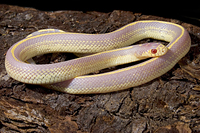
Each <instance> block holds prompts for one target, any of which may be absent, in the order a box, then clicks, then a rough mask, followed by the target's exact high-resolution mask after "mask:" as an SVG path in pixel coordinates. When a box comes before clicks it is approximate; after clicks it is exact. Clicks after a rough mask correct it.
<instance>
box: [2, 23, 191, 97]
mask: <svg viewBox="0 0 200 133" xmlns="http://www.w3.org/2000/svg"><path fill="white" fill-rule="evenodd" d="M145 38H153V39H157V40H163V41H166V42H169V44H168V45H167V46H166V47H165V46H163V45H162V44H160V43H147V44H140V45H132V46H128V45H131V44H133V43H135V42H137V41H139V40H141V39H145ZM190 45H191V39H190V36H189V34H188V32H187V31H186V30H185V29H184V28H183V27H182V26H180V25H177V24H174V23H170V22H163V21H154V20H150V21H137V22H133V23H130V24H128V25H126V26H124V27H122V28H120V29H118V30H116V31H113V32H110V33H105V34H83V33H70V32H64V31H61V30H57V29H46V30H39V31H37V32H34V33H32V34H31V35H29V36H27V37H26V38H25V39H23V40H21V41H19V42H17V43H15V44H14V45H13V46H12V47H11V48H10V49H9V50H8V52H7V54H6V59H5V67H6V70H7V73H8V74H9V75H10V76H11V77H12V78H14V79H16V80H18V81H21V82H24V83H28V84H40V85H42V86H45V87H47V88H50V89H55V90H58V91H62V92H67V93H73V94H90V93H106V92H113V91H118V90H124V89H127V88H130V87H134V86H138V85H141V84H144V83H147V82H149V81H151V80H153V79H155V78H157V77H159V76H161V75H163V74H165V73H166V72H167V71H169V70H170V69H171V68H173V67H174V65H175V64H176V63H177V62H178V61H179V60H180V59H181V58H182V57H183V56H185V55H186V53H187V52H188V51H189V49H190ZM126 46H128V47H126ZM122 47H123V48H122ZM54 52H72V53H96V54H94V55H89V56H86V57H82V58H78V59H74V60H69V61H65V62H60V63H55V64H42V65H35V64H29V63H26V62H25V61H26V60H28V59H30V58H32V57H34V56H36V55H40V54H45V53H54ZM148 57H152V58H151V59H149V60H147V61H144V62H142V63H139V64H137V65H134V66H130V67H127V68H123V69H119V70H115V71H112V72H107V73H102V74H97V75H85V74H88V73H91V72H95V71H97V70H100V69H104V68H107V67H110V66H115V65H120V64H124V63H129V62H132V61H136V60H141V59H144V58H148Z"/></svg>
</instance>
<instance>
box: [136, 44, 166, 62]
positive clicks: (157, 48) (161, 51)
mask: <svg viewBox="0 0 200 133" xmlns="http://www.w3.org/2000/svg"><path fill="white" fill-rule="evenodd" d="M140 46H141V50H138V51H137V54H136V56H137V57H138V58H149V57H159V56H163V55H165V54H166V53H167V51H168V48H167V47H166V46H165V45H163V44H161V43H145V44H141V45H140Z"/></svg>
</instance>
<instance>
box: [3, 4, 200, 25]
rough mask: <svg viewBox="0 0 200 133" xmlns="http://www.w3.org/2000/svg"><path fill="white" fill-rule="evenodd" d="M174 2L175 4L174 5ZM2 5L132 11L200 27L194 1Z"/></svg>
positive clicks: (198, 8)
mask: <svg viewBox="0 0 200 133" xmlns="http://www.w3.org/2000/svg"><path fill="white" fill-rule="evenodd" d="M173 2H174V3H173ZM0 4H7V5H18V6H22V7H33V8H36V9H38V10H42V11H57V10H76V11H83V12H87V11H99V12H112V11H113V10H125V11H132V12H134V13H136V12H138V13H143V14H146V15H157V16H160V17H166V18H174V19H179V20H182V21H185V22H187V23H192V24H194V25H197V26H200V6H199V2H198V1H196V3H194V2H192V1H189V0H187V1H166V0H160V1H155V2H153V1H152V0H151V1H141V0H137V1H136V0H129V1H127V0H126V1H125V0H124V1H123V0H115V1H102V0H93V1H84V0H82V1H77V0H76V1H75V0H72V1H68V0H62V1H61V0H49V1H42V0H40V1H36V0H32V1H30V0H21V1H20V0H10V1H9V0H5V1H2V2H0Z"/></svg>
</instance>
